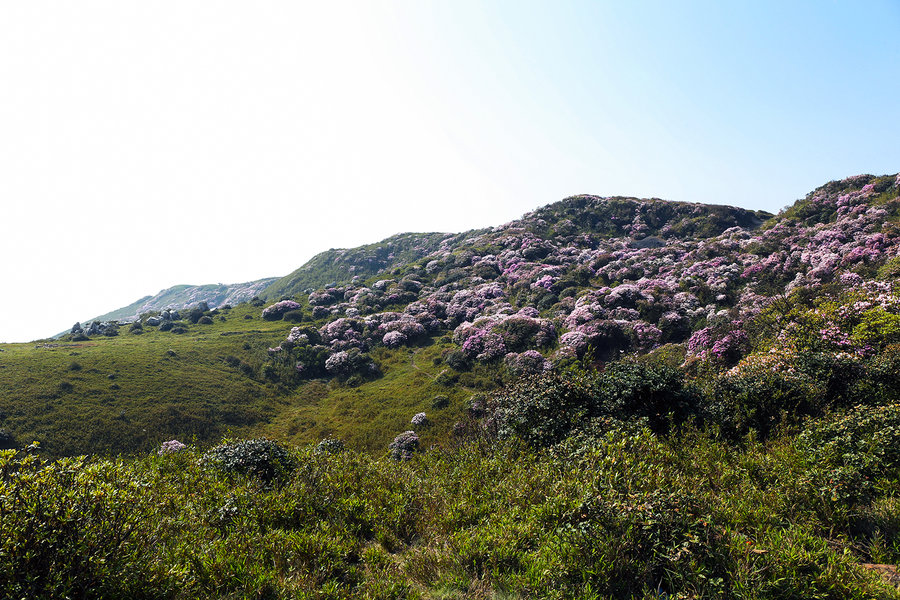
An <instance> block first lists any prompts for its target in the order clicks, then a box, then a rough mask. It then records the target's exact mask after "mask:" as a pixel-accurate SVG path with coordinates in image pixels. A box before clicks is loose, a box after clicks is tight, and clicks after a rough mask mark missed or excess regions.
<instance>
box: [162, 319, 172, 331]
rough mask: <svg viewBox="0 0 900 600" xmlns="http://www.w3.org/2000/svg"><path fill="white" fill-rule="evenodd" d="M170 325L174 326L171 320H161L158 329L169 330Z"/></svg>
mask: <svg viewBox="0 0 900 600" xmlns="http://www.w3.org/2000/svg"><path fill="white" fill-rule="evenodd" d="M172 327H174V325H173V324H172V321H162V322H161V323H160V324H159V330H160V331H169V330H171V329H172Z"/></svg>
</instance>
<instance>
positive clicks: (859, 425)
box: [798, 404, 900, 502]
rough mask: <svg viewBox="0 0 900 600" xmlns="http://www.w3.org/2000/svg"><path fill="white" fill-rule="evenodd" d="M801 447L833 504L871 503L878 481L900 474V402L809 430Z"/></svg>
mask: <svg viewBox="0 0 900 600" xmlns="http://www.w3.org/2000/svg"><path fill="white" fill-rule="evenodd" d="M798 441H799V445H800V447H801V448H803V449H805V450H806V452H807V453H808V454H809V457H810V463H811V464H812V465H815V467H816V470H819V469H822V471H821V472H818V473H816V475H818V476H817V477H815V480H816V482H817V484H818V485H819V487H820V489H821V491H823V492H826V493H827V494H828V495H829V496H830V497H831V499H832V500H833V501H837V500H844V501H851V502H855V501H861V500H867V499H869V497H870V496H871V494H872V493H873V492H874V486H875V484H876V483H877V480H878V479H879V478H882V477H883V478H886V479H887V480H889V481H891V480H894V479H896V478H897V476H898V475H900V404H890V405H887V406H878V407H871V406H860V407H856V408H854V409H852V410H851V411H849V412H848V413H846V414H842V415H837V416H834V417H831V418H829V419H827V420H825V421H819V422H815V423H813V424H812V425H810V426H808V427H807V428H806V429H805V430H804V431H803V433H802V434H801V435H800V437H799V438H798Z"/></svg>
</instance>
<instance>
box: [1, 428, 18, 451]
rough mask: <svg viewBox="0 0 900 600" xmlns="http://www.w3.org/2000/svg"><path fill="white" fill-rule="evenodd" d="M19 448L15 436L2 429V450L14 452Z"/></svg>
mask: <svg viewBox="0 0 900 600" xmlns="http://www.w3.org/2000/svg"><path fill="white" fill-rule="evenodd" d="M18 447H19V444H18V442H16V438H15V436H14V435H13V434H11V433H10V432H8V431H6V430H5V429H0V450H12V449H15V448H18Z"/></svg>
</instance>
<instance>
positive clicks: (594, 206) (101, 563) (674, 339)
mask: <svg viewBox="0 0 900 600" xmlns="http://www.w3.org/2000/svg"><path fill="white" fill-rule="evenodd" d="M898 196H900V177H897V176H889V177H873V176H859V177H854V178H849V179H846V180H843V181H839V182H831V183H829V184H827V185H825V186H823V187H821V188H819V189H817V190H815V191H813V192H811V193H810V194H809V196H808V197H807V198H806V199H804V200H802V201H800V202H798V203H796V204H795V205H793V206H792V207H790V208H789V209H788V210H786V211H784V212H783V213H782V214H780V215H778V216H776V217H772V216H771V215H765V214H758V213H752V212H750V211H742V210H740V209H734V208H730V207H703V206H701V205H693V204H680V203H667V202H663V201H659V200H644V201H639V200H635V199H630V198H597V197H592V196H579V197H575V198H570V199H567V200H564V201H562V202H560V203H556V204H553V205H549V206H547V207H544V208H542V209H539V210H538V211H535V212H534V213H531V214H529V215H526V216H525V217H523V218H522V219H521V220H519V221H515V222H512V223H509V224H506V225H503V226H501V227H497V228H495V229H492V230H483V231H477V232H467V233H465V234H460V235H458V236H448V235H445V234H427V235H419V234H415V235H414V234H409V235H406V236H397V237H396V238H392V240H390V244H386V245H385V246H383V247H381V246H379V245H373V246H370V247H364V248H361V249H356V250H354V251H330V253H325V254H323V255H320V257H318V258H320V259H321V261H325V262H327V263H328V265H327V269H326V268H325V267H323V270H321V271H316V270H315V269H308V270H310V271H311V273H308V274H307V275H304V277H306V278H307V279H308V278H309V277H313V278H315V277H319V278H323V279H322V281H324V280H325V279H329V280H330V283H329V284H328V285H325V286H324V287H322V285H323V284H322V283H321V282H318V283H316V284H315V285H314V286H311V287H316V288H317V289H305V290H299V289H296V286H297V285H300V283H301V279H298V278H297V277H296V276H295V275H296V274H294V275H292V276H289V278H286V279H285V280H282V281H281V282H280V283H279V284H278V285H280V286H282V287H281V288H279V290H281V291H280V292H279V293H278V294H275V295H269V296H266V297H265V299H263V300H260V299H258V298H257V299H254V300H253V301H252V302H249V303H242V304H239V305H236V306H234V307H233V308H232V307H229V306H221V307H215V308H212V309H210V306H209V305H204V304H201V305H198V306H194V307H192V308H188V309H183V310H179V311H171V310H165V311H156V312H152V313H147V314H144V315H142V317H141V318H140V320H138V321H136V322H134V323H131V324H128V323H123V324H117V323H96V324H90V325H89V326H85V327H79V328H73V331H72V333H70V334H68V335H66V336H64V337H63V338H61V339H59V340H55V341H45V342H38V343H36V344H30V345H24V344H18V345H2V346H0V385H2V389H3V393H2V395H0V449H2V448H9V450H5V451H3V454H0V457H2V458H0V589H3V590H4V591H6V592H7V593H6V595H7V596H10V597H47V598H51V597H62V596H70V597H103V598H107V597H136V598H138V597H147V598H170V597H171V598H191V597H224V598H238V597H255V598H281V597H285V598H287V597H310V598H337V597H372V598H416V597H421V598H464V597H467V598H495V597H511V598H515V597H523V598H525V597H529V598H532V597H533V598H602V597H613V598H632V597H648V598H649V597H652V598H658V597H682V598H696V597H706V598H873V597H875V598H893V597H897V596H898V593H897V591H896V590H895V589H894V588H893V587H891V585H890V584H889V583H887V582H886V579H887V578H889V577H890V576H893V577H894V578H895V579H900V576H898V575H897V572H896V570H895V569H894V568H893V567H890V566H884V565H883V564H882V565H881V566H878V565H877V564H876V565H873V563H888V564H891V565H893V564H896V563H897V562H898V561H900V537H898V533H900V500H898V496H897V494H898V491H900V487H898V486H900V291H898V290H897V289H895V285H894V281H895V279H896V276H897V273H898V272H900V266H898V265H900V231H898V229H897V226H896V223H897V222H898V218H900V197H898ZM321 261H320V262H321ZM323 264H324V263H323ZM364 264H371V265H373V266H372V267H371V269H369V270H366V268H364V267H363V266H361V265H364ZM313 271H314V272H313ZM309 281H312V279H309ZM316 281H318V280H316ZM285 286H287V287H285ZM281 292H284V293H283V294H282V293H281ZM249 438H254V439H249ZM266 438H267V439H266ZM32 440H37V441H38V442H39V444H31V445H29V442H31V441H32ZM223 440H224V441H223ZM274 440H279V441H278V442H276V441H274ZM81 453H88V454H91V455H92V456H91V457H90V458H84V457H82V458H73V457H72V456H74V455H77V454H81ZM116 455H119V456H116ZM59 457H68V458H61V459H58V458H59ZM55 459H58V460H55ZM35 532H40V534H36V533H35ZM864 565H867V566H864ZM879 573H880V575H879Z"/></svg>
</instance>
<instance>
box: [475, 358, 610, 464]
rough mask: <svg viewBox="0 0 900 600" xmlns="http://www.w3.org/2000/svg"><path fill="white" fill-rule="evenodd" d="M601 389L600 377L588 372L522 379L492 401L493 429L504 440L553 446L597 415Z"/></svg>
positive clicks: (550, 374)
mask: <svg viewBox="0 0 900 600" xmlns="http://www.w3.org/2000/svg"><path fill="white" fill-rule="evenodd" d="M597 387H598V386H597V381H596V377H594V376H593V375H591V374H588V373H587V372H578V373H575V372H572V373H565V374H562V373H547V374H544V375H542V376H540V377H530V378H524V379H520V380H519V381H518V382H516V383H515V384H513V385H512V386H511V387H508V388H506V389H504V390H503V391H501V392H500V393H499V394H497V395H496V396H495V397H494V398H493V399H492V401H491V407H490V408H491V412H492V413H493V414H492V420H493V426H494V427H495V429H496V432H497V435H499V436H500V437H501V438H506V437H519V438H521V439H523V440H524V441H525V442H527V443H528V444H529V445H532V446H537V447H541V446H550V445H552V444H555V443H557V442H560V441H562V440H563V439H564V438H565V437H566V436H568V435H569V434H570V433H571V432H572V430H573V429H575V428H576V427H577V426H578V425H579V424H582V423H584V422H586V421H587V419H588V418H590V417H591V416H592V415H593V414H594V413H595V412H596V403H597Z"/></svg>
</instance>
